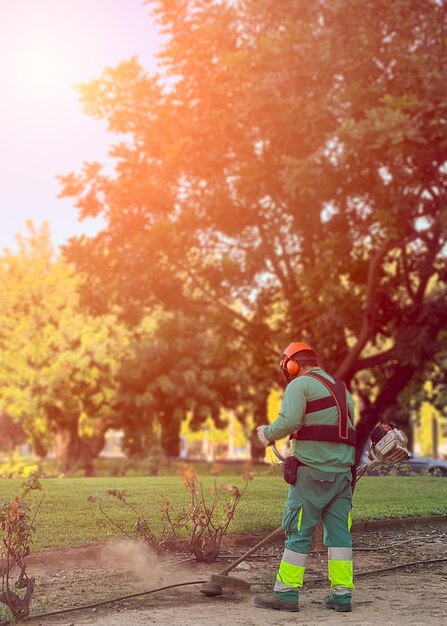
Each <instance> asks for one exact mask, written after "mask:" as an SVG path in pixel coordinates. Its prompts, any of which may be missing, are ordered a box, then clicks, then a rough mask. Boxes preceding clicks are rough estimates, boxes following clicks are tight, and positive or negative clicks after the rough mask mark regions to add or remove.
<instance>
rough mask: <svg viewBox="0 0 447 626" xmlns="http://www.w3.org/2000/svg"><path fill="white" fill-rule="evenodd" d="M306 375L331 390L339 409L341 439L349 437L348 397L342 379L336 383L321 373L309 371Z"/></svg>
mask: <svg viewBox="0 0 447 626" xmlns="http://www.w3.org/2000/svg"><path fill="white" fill-rule="evenodd" d="M304 376H309V377H310V378H315V379H316V380H319V381H320V383H322V384H323V385H324V386H325V387H326V389H327V390H328V391H329V393H330V394H331V396H332V397H333V399H334V400H335V406H336V407H337V410H338V434H339V436H340V439H346V440H347V439H348V438H349V433H348V428H349V422H348V398H347V391H346V385H345V383H344V382H343V381H342V380H335V383H333V382H331V381H330V380H328V379H327V378H325V377H324V376H321V375H320V374H315V373H312V374H310V373H309V372H307V373H306V374H304Z"/></svg>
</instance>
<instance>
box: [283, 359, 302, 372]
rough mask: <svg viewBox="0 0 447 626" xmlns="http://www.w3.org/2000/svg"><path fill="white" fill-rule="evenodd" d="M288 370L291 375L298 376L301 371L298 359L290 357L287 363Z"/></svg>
mask: <svg viewBox="0 0 447 626" xmlns="http://www.w3.org/2000/svg"><path fill="white" fill-rule="evenodd" d="M286 370H287V371H288V373H289V374H290V375H291V376H298V374H299V373H300V365H299V363H296V361H292V360H291V359H289V360H288V361H287V363H286Z"/></svg>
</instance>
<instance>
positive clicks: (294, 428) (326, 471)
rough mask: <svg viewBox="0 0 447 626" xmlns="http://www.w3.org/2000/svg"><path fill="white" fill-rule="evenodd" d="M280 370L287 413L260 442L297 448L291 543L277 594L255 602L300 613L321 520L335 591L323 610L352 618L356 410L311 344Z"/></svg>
mask: <svg viewBox="0 0 447 626" xmlns="http://www.w3.org/2000/svg"><path fill="white" fill-rule="evenodd" d="M280 367H281V371H282V373H283V375H284V377H285V379H286V382H287V388H286V391H285V394H284V398H283V402H282V405H281V410H280V413H279V416H278V418H277V419H276V420H275V421H274V422H273V423H272V424H271V425H270V426H267V425H263V426H259V428H258V437H259V439H260V441H261V442H262V443H263V444H264V445H265V446H268V445H270V444H271V443H272V442H274V441H277V440H278V439H282V438H283V437H286V436H287V435H290V439H291V440H292V444H291V456H290V457H288V459H286V461H285V463H284V477H285V479H286V480H287V482H288V483H289V484H290V486H289V492H288V497H287V501H286V505H285V510H284V514H283V520H282V526H283V528H284V531H285V534H286V540H285V549H284V553H283V556H282V560H281V564H280V566H279V570H278V574H277V577H276V582H275V585H274V588H273V592H272V593H270V594H258V595H256V596H255V598H254V604H255V606H257V607H260V608H264V609H269V608H270V609H277V610H283V611H298V610H299V594H300V589H301V587H302V585H303V580H304V572H305V563H306V558H307V556H308V554H309V552H310V548H311V544H312V535H313V532H314V529H315V527H316V525H317V524H318V522H319V521H320V519H321V520H322V521H323V524H324V545H325V546H327V548H328V577H329V580H330V583H331V595H330V596H328V597H327V598H325V600H324V606H325V608H327V609H335V610H336V611H351V610H352V605H351V598H352V590H353V589H354V582H353V566H352V542H351V532H350V527H351V515H350V511H351V506H352V488H351V482H352V481H353V479H354V478H355V477H354V476H353V475H352V474H353V472H354V466H353V464H354V453H355V431H354V404H353V402H352V398H351V396H350V394H349V393H348V392H347V390H346V387H345V385H344V383H343V382H341V381H336V380H335V379H334V378H332V376H330V375H329V374H327V373H326V372H325V371H324V370H323V369H321V368H319V367H318V364H317V358H316V354H315V352H314V351H313V350H312V349H311V348H310V347H309V346H308V345H307V344H305V343H292V344H290V345H289V346H288V347H287V348H286V350H285V352H284V354H283V357H282V359H281V364H280Z"/></svg>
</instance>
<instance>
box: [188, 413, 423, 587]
mask: <svg viewBox="0 0 447 626" xmlns="http://www.w3.org/2000/svg"><path fill="white" fill-rule="evenodd" d="M406 444H407V438H406V437H405V435H404V434H403V433H402V432H401V431H400V430H398V429H397V428H394V427H393V426H392V425H387V424H377V426H376V427H375V428H374V430H373V431H372V433H371V448H370V450H369V451H368V454H367V456H366V462H365V463H364V464H363V465H361V466H360V467H359V468H358V469H357V476H356V479H355V483H357V481H358V480H360V478H361V477H362V476H363V475H364V474H365V473H366V472H367V471H368V470H369V469H374V468H376V467H378V466H379V465H394V464H395V463H398V462H399V461H403V460H406V459H408V458H409V457H410V456H411V453H410V452H409V451H408V449H407V446H406ZM270 447H271V448H272V451H273V452H274V454H275V456H276V457H277V458H278V460H279V462H280V463H281V464H282V463H284V461H285V458H284V457H283V456H282V454H280V452H279V451H278V449H277V448H276V445H275V443H272V444H271V446H270ZM355 483H354V484H355ZM282 533H284V529H283V528H282V526H280V527H279V528H277V529H276V530H274V531H273V532H271V533H270V534H269V535H267V537H265V538H264V539H263V540H262V541H260V542H259V543H257V544H256V545H255V546H253V548H251V549H250V550H248V551H247V552H245V553H244V554H243V555H242V556H241V557H239V558H238V559H237V561H234V562H233V563H230V565H228V566H227V567H225V568H224V569H222V570H220V572H217V574H211V576H210V578H209V580H208V582H206V583H204V584H203V585H202V586H201V587H200V592H201V593H203V594H204V595H205V596H209V597H216V596H221V595H222V594H223V590H224V588H226V589H234V590H236V591H241V592H245V593H248V592H249V591H250V589H251V583H249V582H247V581H245V580H241V579H240V578H236V577H234V576H228V574H229V572H231V571H232V570H233V569H234V568H235V567H237V566H238V565H239V563H242V561H244V560H245V559H247V558H248V557H249V556H251V555H252V554H254V553H255V552H257V550H259V548H262V546H264V545H265V544H267V543H269V542H270V541H273V539H275V538H276V537H279V535H281V534H282Z"/></svg>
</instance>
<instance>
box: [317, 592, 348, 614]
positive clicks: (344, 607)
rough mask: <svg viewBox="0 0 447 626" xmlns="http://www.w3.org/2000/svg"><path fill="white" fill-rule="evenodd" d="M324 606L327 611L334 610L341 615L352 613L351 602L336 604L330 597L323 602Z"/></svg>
mask: <svg viewBox="0 0 447 626" xmlns="http://www.w3.org/2000/svg"><path fill="white" fill-rule="evenodd" d="M323 606H324V608H325V609H334V611H338V612H339V613H350V612H351V611H352V604H351V603H350V602H335V600H333V598H332V597H331V596H328V597H327V598H325V599H324V600H323Z"/></svg>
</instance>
